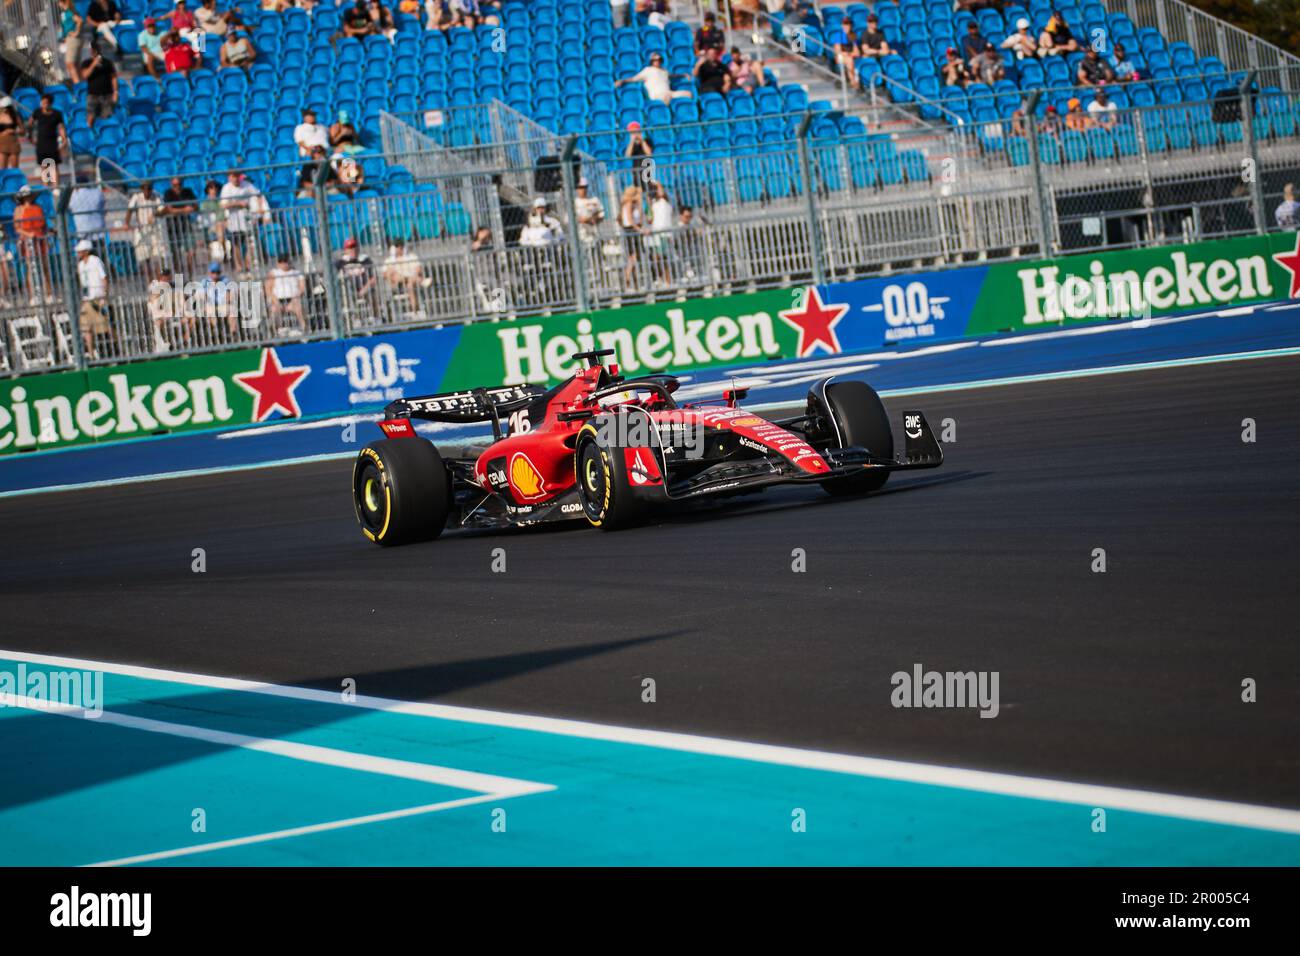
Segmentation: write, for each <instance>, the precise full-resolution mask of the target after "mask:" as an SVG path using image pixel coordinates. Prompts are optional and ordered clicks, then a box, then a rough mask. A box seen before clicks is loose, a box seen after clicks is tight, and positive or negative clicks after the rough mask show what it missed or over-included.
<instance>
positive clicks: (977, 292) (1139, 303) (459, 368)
mask: <svg viewBox="0 0 1300 956" xmlns="http://www.w3.org/2000/svg"><path fill="white" fill-rule="evenodd" d="M1289 298H1300V237H1297V235H1296V234H1295V233H1286V234H1280V235H1269V236H1251V237H1246V238H1241V239H1233V240H1224V241H1221V242H1214V243H1201V244H1198V245H1190V246H1166V247H1161V248H1154V249H1139V250H1127V251H1124V252H1115V253H1102V254H1098V255H1093V256H1069V257H1060V258H1056V259H1051V260H1041V261H1028V262H1011V263H999V264H996V265H987V266H972V267H963V268H957V269H950V270H946V271H942V272H929V273H918V274H909V275H898V276H882V277H878V278H872V279H864V280H860V281H857V282H848V283H835V284H830V285H825V286H816V287H807V288H795V289H781V290H775V291H770V292H759V293H753V294H748V295H737V296H728V297H723V298H714V299H695V300H692V301H689V302H681V303H661V304H657V305H652V306H651V305H642V306H632V307H628V308H624V309H611V310H605V311H599V312H591V313H585V314H573V315H561V316H547V317H541V318H529V319H517V320H513V321H503V322H482V323H476V324H473V325H467V326H459V327H449V328H442V329H426V330H418V331H410V332H395V333H392V334H388V335H380V336H371V337H364V338H355V339H347V340H343V341H329V342H311V343H303V344H300V345H282V346H274V347H267V348H254V349H244V350H240V351H236V352H222V353H217V354H212V355H200V356H193V357H189V358H177V359H160V360H157V361H149V362H136V363H131V364H126V365H119V366H111V367H105V368H92V369H88V370H86V371H84V372H63V373H56V374H50V375H35V376H24V377H22V378H16V379H10V380H7V381H4V382H3V383H0V455H5V454H12V453H15V452H21V451H32V450H41V449H48V448H61V447H67V446H72V445H78V444H83V443H87V442H96V441H101V442H102V441H116V440H120V439H130V438H139V437H142V436H147V435H155V434H165V433H169V432H181V431H191V430H196V429H211V428H228V427H234V426H239V425H250V424H257V423H260V422H266V421H272V420H277V419H282V418H300V417H304V416H317V415H328V414H338V413H343V412H347V411H350V410H353V409H367V410H369V409H375V408H378V407H382V406H383V405H384V404H385V403H387V402H389V401H392V400H393V399H395V398H400V397H404V396H410V395H418V394H426V393H430V392H438V391H450V390H455V389H464V388H471V387H475V386H479V385H485V386H492V385H502V384H514V383H519V382H536V383H546V382H554V381H558V380H559V379H562V378H564V377H565V376H567V375H568V374H570V373H571V372H572V370H573V366H572V363H570V362H569V359H568V357H569V355H571V354H572V353H573V352H575V351H586V350H590V349H593V348H612V349H615V350H616V352H617V356H618V361H619V363H620V365H621V366H622V368H623V371H624V372H625V373H627V374H630V375H631V374H644V373H647V372H657V371H663V370H671V371H680V372H686V371H691V370H697V369H705V368H722V367H726V366H734V365H741V364H747V365H748V364H755V363H761V362H764V361H767V360H771V359H799V358H811V357H818V356H826V355H836V354H840V353H852V352H860V351H865V350H870V349H879V348H882V347H889V346H902V347H906V346H909V345H913V344H922V343H925V342H931V341H941V340H949V339H955V338H960V337H962V336H972V335H989V334H993V333H997V332H1004V331H1032V330H1041V329H1045V328H1051V327H1054V326H1059V325H1063V324H1070V323H1084V322H1098V321H1104V320H1108V319H1116V318H1125V317H1147V316H1155V315H1166V314H1174V313H1184V312H1195V311H1199V310H1208V309H1215V308H1222V307H1229V306H1240V305H1248V304H1251V303H1257V302H1266V301H1274V300H1279V299H1289Z"/></svg>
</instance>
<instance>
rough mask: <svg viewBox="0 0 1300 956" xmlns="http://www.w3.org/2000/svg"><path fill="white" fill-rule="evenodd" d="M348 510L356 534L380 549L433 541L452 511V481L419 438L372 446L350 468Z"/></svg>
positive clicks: (434, 453)
mask: <svg viewBox="0 0 1300 956" xmlns="http://www.w3.org/2000/svg"><path fill="white" fill-rule="evenodd" d="M352 504H353V507H354V508H355V509H356V513H357V522H358V523H359V524H360V525H361V532H362V534H364V535H365V536H366V537H367V538H369V539H370V540H371V541H373V542H375V544H379V545H383V546H385V547H387V546H390V545H398V544H410V543H412V542H415V541H432V540H433V539H434V538H436V537H438V535H440V534H442V529H443V528H444V527H446V524H447V515H448V513H449V512H450V510H451V475H450V473H449V472H448V471H447V466H446V465H445V464H444V463H443V460H442V456H441V455H440V454H438V449H437V448H435V447H434V445H433V443H432V442H430V441H427V440H425V439H423V438H387V439H384V440H382V441H376V442H371V443H370V444H369V445H367V446H366V447H365V448H363V449H361V452H360V453H359V454H358V455H357V460H356V462H355V464H354V465H353V466H352Z"/></svg>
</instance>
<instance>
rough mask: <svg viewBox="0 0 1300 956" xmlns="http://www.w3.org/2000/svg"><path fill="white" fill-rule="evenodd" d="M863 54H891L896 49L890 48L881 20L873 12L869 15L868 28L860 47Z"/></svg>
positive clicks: (878, 55)
mask: <svg viewBox="0 0 1300 956" xmlns="http://www.w3.org/2000/svg"><path fill="white" fill-rule="evenodd" d="M859 50H860V51H861V53H862V55H863V56H875V57H881V56H889V54H891V53H893V52H894V51H893V50H891V49H890V48H889V41H888V40H886V39H885V35H884V34H883V33H881V32H880V21H879V20H878V19H876V15H875V14H874V13H873V14H871V15H870V16H869V17H867V30H866V32H865V33H863V34H862V46H861V47H859Z"/></svg>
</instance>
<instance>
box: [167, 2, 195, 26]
mask: <svg viewBox="0 0 1300 956" xmlns="http://www.w3.org/2000/svg"><path fill="white" fill-rule="evenodd" d="M195 26H196V23H195V20H194V14H192V13H190V11H189V9H188V8H186V6H185V0H176V10H175V11H174V12H173V13H172V29H173V30H175V31H176V32H177V33H183V32H184V31H186V30H193V29H194V28H195Z"/></svg>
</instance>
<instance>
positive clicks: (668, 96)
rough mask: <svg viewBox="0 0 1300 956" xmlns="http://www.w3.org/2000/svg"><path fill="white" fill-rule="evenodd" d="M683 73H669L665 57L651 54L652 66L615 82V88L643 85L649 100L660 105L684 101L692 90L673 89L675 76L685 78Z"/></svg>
mask: <svg viewBox="0 0 1300 956" xmlns="http://www.w3.org/2000/svg"><path fill="white" fill-rule="evenodd" d="M684 75H685V74H682V73H669V72H668V71H667V70H665V69H664V57H663V54H662V53H658V52H655V53H651V54H650V64H649V65H648V66H646V67H645V68H644V69H642V70H641V72H639V73H634V74H633V75H632V76H627V77H624V78H623V79H621V80H618V81H617V82H615V84H614V86H615V87H619V86H622V85H623V84H624V83H641V84H642V85H643V86H644V87H645V95H646V98H647V99H651V100H658V101H659V102H660V103H664V104H669V103H671V102H672V101H673V100H676V99H682V98H684V97H689V96H691V95H692V94H691V92H690V90H675V89H673V87H672V78H673V77H674V76H684Z"/></svg>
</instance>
